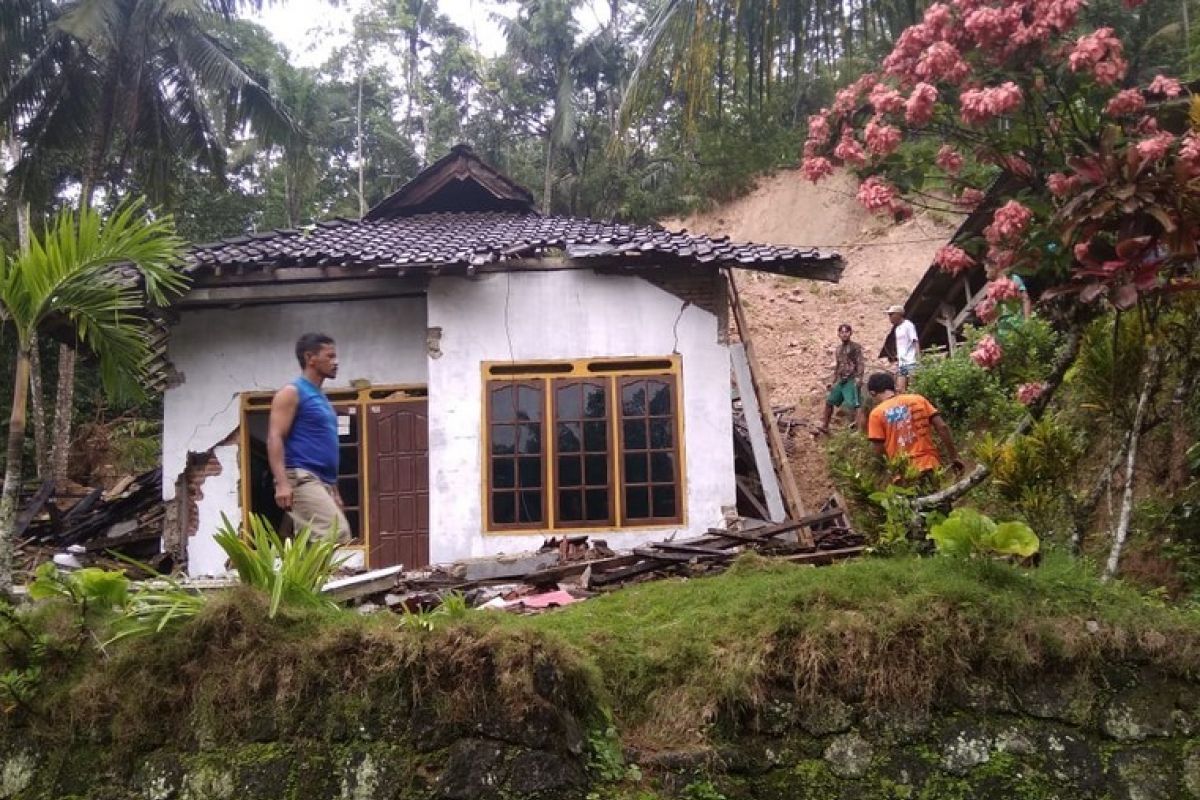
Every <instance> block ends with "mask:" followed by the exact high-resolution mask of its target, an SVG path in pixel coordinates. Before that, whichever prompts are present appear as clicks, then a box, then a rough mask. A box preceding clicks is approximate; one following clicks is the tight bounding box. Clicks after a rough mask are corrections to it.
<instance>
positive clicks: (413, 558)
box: [366, 398, 429, 570]
mask: <svg viewBox="0 0 1200 800" xmlns="http://www.w3.org/2000/svg"><path fill="white" fill-rule="evenodd" d="M366 412H367V415H366V416H367V453H368V459H369V463H370V466H371V472H370V477H369V480H368V482H367V496H368V500H367V502H368V507H369V508H370V521H369V523H368V526H369V528H370V552H369V554H368V557H369V562H368V563H369V564H370V566H371V569H381V568H383V567H391V566H395V565H396V564H403V565H404V568H405V569H406V570H407V569H415V568H417V567H424V566H426V565H428V564H429V411H428V403H427V401H426V400H425V398H420V399H413V400H404V401H399V402H384V403H371V402H368V403H367V405H366Z"/></svg>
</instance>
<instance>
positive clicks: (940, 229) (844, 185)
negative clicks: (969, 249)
mask: <svg viewBox="0 0 1200 800" xmlns="http://www.w3.org/2000/svg"><path fill="white" fill-rule="evenodd" d="M854 190H855V183H854V180H853V177H852V176H849V175H843V174H839V175H836V176H834V177H833V178H830V179H829V180H827V181H824V182H822V183H821V184H819V185H817V186H814V185H813V184H811V183H809V182H808V181H806V180H804V179H803V177H802V176H801V175H800V173H799V172H798V171H796V170H784V171H781V172H778V173H775V174H774V175H770V176H765V177H763V178H762V180H760V182H759V184H758V187H757V188H756V189H755V190H754V191H753V192H751V193H750V194H748V195H746V196H745V197H742V198H739V199H737V200H735V201H733V202H731V203H727V204H725V205H723V206H720V207H718V208H716V209H713V210H712V211H707V212H704V213H701V214H696V215H693V216H690V217H687V218H685V219H673V220H664V221H663V224H664V225H666V226H667V227H672V228H674V227H684V228H687V229H688V230H689V231H695V232H699V233H705V234H710V235H715V234H725V235H728V236H730V237H731V238H733V239H735V240H738V241H753V242H769V243H773V244H790V245H806V246H818V245H819V246H822V247H833V248H837V249H838V250H839V251H840V252H841V254H842V256H843V257H844V258H845V260H846V271H845V272H844V273H843V275H842V281H841V283H840V284H829V283H818V282H814V281H803V280H797V279H792V278H783V277H776V276H772V275H764V274H759V273H752V272H741V273H739V274H738V286H739V288H740V289H741V293H742V300H743V303H744V304H745V306H746V312H747V316H748V319H749V325H750V338H751V340H752V341H753V343H754V348H755V350H756V352H757V354H758V358H759V361H760V362H761V363H762V365H763V369H764V371H765V372H766V376H767V380H768V381H769V383H770V387H771V397H772V403H773V404H774V405H776V406H779V405H793V404H794V405H795V406H796V410H795V412H794V416H795V417H796V418H797V419H798V420H800V421H801V422H804V423H806V424H808V425H809V426H810V428H815V427H816V425H817V424H818V423H819V422H820V419H821V409H822V408H823V406H824V395H825V383H826V381H827V379H828V377H829V373H830V371H831V370H832V366H833V353H834V348H835V347H836V344H837V326H838V324H839V323H840V322H843V321H845V322H849V323H850V324H851V325H853V326H854V331H855V339H856V340H857V341H859V342H861V343H862V345H863V348H864V349H865V350H866V352H867V356H868V359H870V360H869V361H868V366H867V371H868V374H869V373H870V372H871V371H872V368H873V367H875V366H879V367H885V366H886V365H887V364H886V362H884V361H876V360H875V355H876V354H877V353H878V352H879V350H880V348H881V347H882V345H883V341H884V339H885V338H886V336H887V333H888V330H889V324H888V320H887V316H886V315H885V314H884V309H885V308H886V307H887V306H888V305H890V304H892V303H903V302H904V300H905V298H906V297H908V293H909V292H910V291H911V290H912V288H913V287H914V286H915V285H916V283H917V281H918V280H920V278H921V275H923V274H924V272H925V269H926V268H927V267H928V266H929V263H930V261H931V260H932V258H933V254H934V252H935V251H936V250H937V248H938V247H940V246H941V245H942V244H944V243H945V241H946V240H947V239H948V238H949V236H950V234H951V233H952V232H953V224H952V222H950V221H946V220H934V219H932V218H930V217H929V216H928V215H924V214H918V215H917V216H916V217H914V218H913V219H911V220H909V221H907V222H904V223H901V224H898V225H897V224H891V223H890V222H888V221H887V220H883V219H880V218H878V217H874V216H872V215H870V214H868V213H867V212H866V211H865V210H863V209H862V208H861V207H860V206H859V205H858V203H857V202H856V201H855V200H854ZM845 421H846V420H845V419H844V418H842V419H841V422H842V423H844V422H845ZM834 424H835V426H836V425H837V424H839V421H838V420H837V419H835V423H834ZM792 453H793V455H792V467H793V469H794V470H795V471H796V479H797V481H798V482H799V484H800V493H801V495H802V496H803V498H804V502H805V506H806V507H807V508H810V509H811V508H812V507H814V506H816V505H819V503H820V501H821V500H823V499H824V498H826V497H828V496H829V492H830V491H831V489H832V485H831V483H830V481H829V474H828V465H827V464H826V463H825V462H826V459H825V452H824V447H823V446H821V445H820V444H819V443H818V444H816V445H814V442H813V440H812V438H811V437H809V436H808V435H807V432H806V431H800V432H798V433H797V434H796V435H795V438H794V439H793V440H792Z"/></svg>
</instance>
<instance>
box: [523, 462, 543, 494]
mask: <svg viewBox="0 0 1200 800" xmlns="http://www.w3.org/2000/svg"><path fill="white" fill-rule="evenodd" d="M517 479H518V480H519V481H520V482H521V487H522V488H524V489H530V488H533V489H540V488H542V460H541V459H540V458H519V459H517Z"/></svg>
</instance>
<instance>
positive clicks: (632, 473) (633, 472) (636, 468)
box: [625, 453, 649, 483]
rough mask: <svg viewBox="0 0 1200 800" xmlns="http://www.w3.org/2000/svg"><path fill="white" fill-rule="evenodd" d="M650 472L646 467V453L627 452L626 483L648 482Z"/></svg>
mask: <svg viewBox="0 0 1200 800" xmlns="http://www.w3.org/2000/svg"><path fill="white" fill-rule="evenodd" d="M648 479H649V473H648V471H647V469H646V454H645V453H626V454H625V483H646V482H647V480H648Z"/></svg>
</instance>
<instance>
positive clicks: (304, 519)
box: [287, 469, 354, 544]
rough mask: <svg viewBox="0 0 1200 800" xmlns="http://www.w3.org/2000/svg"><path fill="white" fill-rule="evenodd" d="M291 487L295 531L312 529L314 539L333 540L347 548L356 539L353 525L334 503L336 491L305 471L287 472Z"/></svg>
mask: <svg viewBox="0 0 1200 800" xmlns="http://www.w3.org/2000/svg"><path fill="white" fill-rule="evenodd" d="M287 477H288V480H289V481H291V483H292V510H291V511H290V512H289V514H290V515H291V518H292V522H293V523H294V524H295V530H297V531H299V530H300V529H302V528H305V527H307V528H309V530H310V536H311V537H312V538H313V539H326V540H328V539H334V537H335V536H336V541H337V543H338V544H346V543H348V542H349V541H350V540H351V539H352V538H354V532H353V531H351V530H350V521H349V520H347V519H346V515H345V514H344V513H343V512H342V509H341V508H339V507H338V504H337V500H335V499H334V495H333V487H332V486H329V485H328V484H326V483H325V482H324V481H322V480H321V479H320V478H318V477H317V476H316V475H314V474H312V473H311V472H309V471H308V470H306V469H288V470H287Z"/></svg>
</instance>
